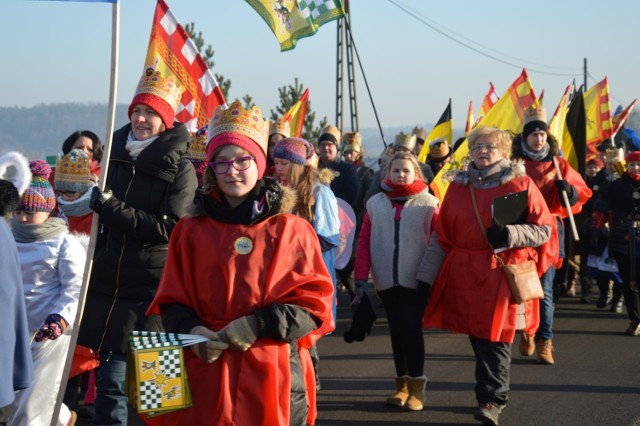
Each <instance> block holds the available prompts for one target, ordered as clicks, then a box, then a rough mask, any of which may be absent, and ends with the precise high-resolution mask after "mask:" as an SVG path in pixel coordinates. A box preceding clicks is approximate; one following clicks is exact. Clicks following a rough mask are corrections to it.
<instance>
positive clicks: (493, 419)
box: [473, 402, 505, 426]
mask: <svg viewBox="0 0 640 426" xmlns="http://www.w3.org/2000/svg"><path fill="white" fill-rule="evenodd" d="M504 407H505V406H504V405H498V404H496V403H495V402H481V403H480V404H478V409H477V410H476V412H475V413H473V418H474V419H476V420H477V421H479V422H482V424H483V425H493V426H498V417H499V416H500V413H501V412H502V410H503V409H504Z"/></svg>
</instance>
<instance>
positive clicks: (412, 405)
mask: <svg viewBox="0 0 640 426" xmlns="http://www.w3.org/2000/svg"><path fill="white" fill-rule="evenodd" d="M426 384H427V378H426V377H425V376H422V377H407V387H408V388H409V398H408V399H407V402H406V403H405V404H404V409H405V410H411V411H420V410H422V409H423V408H424V407H423V405H422V404H424V387H425V385H426Z"/></svg>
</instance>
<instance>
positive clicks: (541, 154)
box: [520, 139, 551, 161]
mask: <svg viewBox="0 0 640 426" xmlns="http://www.w3.org/2000/svg"><path fill="white" fill-rule="evenodd" d="M520 147H521V148H522V152H523V153H524V155H526V156H527V158H529V159H531V160H533V161H542V160H544V159H545V158H547V155H549V150H550V149H551V146H549V144H548V143H547V144H545V145H544V148H542V149H541V150H540V151H537V152H536V151H531V150H530V149H529V146H528V145H527V141H526V140H524V139H523V140H522V141H520Z"/></svg>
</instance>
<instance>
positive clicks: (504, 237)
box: [487, 222, 509, 248]
mask: <svg viewBox="0 0 640 426" xmlns="http://www.w3.org/2000/svg"><path fill="white" fill-rule="evenodd" d="M487 240H489V244H491V245H492V246H493V247H494V248H496V247H506V245H507V243H508V242H509V231H508V230H507V227H506V226H504V225H500V224H499V223H496V222H493V226H492V227H490V228H488V229H487Z"/></svg>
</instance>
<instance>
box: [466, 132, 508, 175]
mask: <svg viewBox="0 0 640 426" xmlns="http://www.w3.org/2000/svg"><path fill="white" fill-rule="evenodd" d="M469 155H470V156H471V159H472V160H473V163H474V164H475V165H476V167H477V168H478V169H486V168H487V167H489V166H492V165H494V164H495V163H497V162H498V161H500V160H501V159H502V158H503V153H502V152H501V151H500V148H499V147H498V144H497V143H496V142H495V141H494V140H493V138H492V137H490V136H481V137H479V138H478V139H477V140H476V141H475V143H474V144H473V145H471V146H470V147H469Z"/></svg>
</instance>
